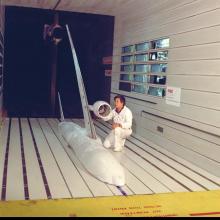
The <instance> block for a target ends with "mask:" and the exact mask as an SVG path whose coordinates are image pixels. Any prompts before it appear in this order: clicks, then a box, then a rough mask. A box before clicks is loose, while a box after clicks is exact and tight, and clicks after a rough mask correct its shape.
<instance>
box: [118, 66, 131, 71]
mask: <svg viewBox="0 0 220 220" xmlns="http://www.w3.org/2000/svg"><path fill="white" fill-rule="evenodd" d="M121 71H122V72H132V71H133V65H123V66H121Z"/></svg>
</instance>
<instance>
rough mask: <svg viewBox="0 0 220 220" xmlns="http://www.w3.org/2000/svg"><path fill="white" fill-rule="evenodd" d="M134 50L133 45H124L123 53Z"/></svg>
mask: <svg viewBox="0 0 220 220" xmlns="http://www.w3.org/2000/svg"><path fill="white" fill-rule="evenodd" d="M133 51H134V46H133V45H130V46H126V47H122V53H132V52H133Z"/></svg>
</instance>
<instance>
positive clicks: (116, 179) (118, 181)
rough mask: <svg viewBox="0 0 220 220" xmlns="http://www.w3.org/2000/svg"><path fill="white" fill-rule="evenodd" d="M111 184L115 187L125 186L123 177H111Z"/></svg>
mask: <svg viewBox="0 0 220 220" xmlns="http://www.w3.org/2000/svg"><path fill="white" fill-rule="evenodd" d="M112 183H113V184H114V185H116V186H124V185H125V176H124V175H120V176H113V177H112Z"/></svg>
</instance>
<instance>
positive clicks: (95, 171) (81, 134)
mask: <svg viewBox="0 0 220 220" xmlns="http://www.w3.org/2000/svg"><path fill="white" fill-rule="evenodd" d="M59 130H60V132H61V134H62V136H63V137H64V139H65V140H66V141H67V143H68V144H69V145H70V146H71V147H72V148H73V150H74V152H75V154H76V156H77V157H78V159H79V160H80V162H81V163H82V164H83V166H84V167H85V168H86V170H87V171H88V172H89V173H91V174H92V175H93V176H95V177H96V178H97V179H99V180H101V181H103V182H106V183H109V184H113V185H116V186H123V185H125V173H124V169H123V167H122V166H121V164H120V163H119V162H118V161H117V159H116V158H115V157H114V156H113V155H112V154H111V153H110V152H109V151H108V150H107V149H105V148H104V147H103V146H102V143H101V141H100V140H94V139H91V138H89V137H88V136H87V134H86V130H85V129H84V128H81V127H80V126H78V125H77V124H75V123H72V122H61V123H60V124H59Z"/></svg>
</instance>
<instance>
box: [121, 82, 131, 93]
mask: <svg viewBox="0 0 220 220" xmlns="http://www.w3.org/2000/svg"><path fill="white" fill-rule="evenodd" d="M119 89H120V90H123V91H126V92H130V91H131V84H130V83H125V82H120V83H119Z"/></svg>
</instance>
